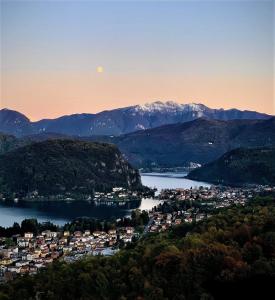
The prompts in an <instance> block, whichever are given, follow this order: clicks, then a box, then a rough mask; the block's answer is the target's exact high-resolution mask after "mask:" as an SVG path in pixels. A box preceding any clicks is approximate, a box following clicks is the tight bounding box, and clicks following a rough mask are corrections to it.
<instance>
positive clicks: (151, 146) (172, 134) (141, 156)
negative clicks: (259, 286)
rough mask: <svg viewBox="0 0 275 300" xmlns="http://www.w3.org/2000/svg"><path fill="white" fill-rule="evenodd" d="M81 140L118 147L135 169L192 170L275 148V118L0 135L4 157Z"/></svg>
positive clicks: (204, 120) (198, 121)
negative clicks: (108, 131) (38, 145)
mask: <svg viewBox="0 0 275 300" xmlns="http://www.w3.org/2000/svg"><path fill="white" fill-rule="evenodd" d="M68 138H71V139H78V140H86V141H97V142H106V143H110V144H115V145H117V146H118V148H119V149H120V151H121V152H122V154H123V156H124V157H125V158H126V159H127V160H128V161H129V162H130V163H131V164H132V165H133V166H135V167H138V168H152V167H168V168H169V167H170V168H171V167H183V166H186V167H188V166H189V165H190V163H197V164H205V163H208V162H211V161H213V160H215V159H217V158H219V157H220V156H221V155H223V154H224V153H226V152H227V151H230V150H232V149H235V148H239V147H265V146H268V147H269V146H274V145H275V117H272V118H269V119H264V120H229V121H223V120H209V119H204V118H199V119H196V120H193V121H189V122H185V123H177V124H169V125H163V126H159V127H156V128H152V129H147V130H139V131H136V132H132V133H128V134H123V135H120V136H104V135H102V136H87V137H79V136H66V135H62V134H56V133H47V132H44V133H40V134H34V135H29V136H25V137H21V138H16V137H14V136H11V135H5V134H0V153H4V152H7V151H11V150H13V149H15V148H18V147H21V146H24V145H28V144H32V143H35V142H41V141H44V140H49V139H68Z"/></svg>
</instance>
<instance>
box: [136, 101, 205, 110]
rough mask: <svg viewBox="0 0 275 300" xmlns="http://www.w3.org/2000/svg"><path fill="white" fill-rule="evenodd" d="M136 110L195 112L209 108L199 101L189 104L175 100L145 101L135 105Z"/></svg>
mask: <svg viewBox="0 0 275 300" xmlns="http://www.w3.org/2000/svg"><path fill="white" fill-rule="evenodd" d="M133 108H134V110H135V111H136V112H162V111H167V112H173V111H194V112H202V111H204V110H207V109H208V107H206V106H205V105H203V104H197V103H189V104H182V103H177V102H175V101H171V100H170V101H165V102H163V101H155V102H152V103H145V104H142V105H136V106H134V107H133Z"/></svg>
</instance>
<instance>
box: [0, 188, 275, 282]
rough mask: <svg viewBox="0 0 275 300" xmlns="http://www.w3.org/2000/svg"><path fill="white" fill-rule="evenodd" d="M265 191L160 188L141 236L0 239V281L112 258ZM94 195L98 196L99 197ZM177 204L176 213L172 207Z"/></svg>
mask: <svg viewBox="0 0 275 300" xmlns="http://www.w3.org/2000/svg"><path fill="white" fill-rule="evenodd" d="M118 192H119V193H120V192H122V193H125V190H123V189H120V188H117V189H115V190H114V193H118ZM269 193H275V187H268V186H257V187H251V188H230V187H217V186H212V187H211V188H206V187H200V188H196V189H170V190H162V191H161V193H160V194H159V196H157V197H155V198H157V199H161V200H163V204H161V205H159V206H157V207H154V208H153V209H152V210H151V211H150V212H148V215H149V222H148V224H145V225H144V228H143V233H142V234H141V232H140V230H137V229H138V228H135V227H133V226H125V227H119V226H117V227H116V228H114V229H110V230H108V231H107V232H105V231H94V232H91V231H90V230H85V231H74V232H69V231H66V230H65V231H62V230H59V231H51V230H44V231H42V232H40V233H39V234H37V235H34V233H33V232H25V233H24V235H19V234H18V235H14V236H12V238H11V239H7V238H6V237H0V282H6V281H9V280H12V279H13V278H15V277H16V276H18V275H23V274H27V273H28V274H36V273H37V272H38V271H39V270H40V269H42V268H45V267H46V266H47V265H48V264H50V263H52V262H53V261H54V260H57V259H62V260H64V261H66V262H68V263H70V262H73V261H75V260H78V259H80V258H82V257H83V256H85V255H99V254H101V255H113V254H114V253H115V252H116V251H118V249H119V248H120V247H121V246H123V245H125V244H127V243H131V242H132V241H133V239H134V238H135V239H138V238H140V237H142V236H144V235H146V234H148V233H157V232H162V231H166V230H168V229H169V228H170V227H171V226H175V225H179V224H183V223H193V222H199V221H201V220H203V219H204V218H209V217H211V215H212V214H213V211H214V210H216V209H219V208H224V207H228V206H231V205H242V206H243V205H245V204H246V203H247V201H249V199H251V198H253V197H254V196H256V195H259V194H269ZM98 196H99V197H98V198H101V197H102V196H103V195H100V194H99V195H98ZM109 196H110V195H109ZM123 198H124V197H123ZM110 199H112V198H110ZM175 203H176V204H177V205H178V206H177V207H178V208H179V209H175V207H174V206H173V205H174V204H175ZM10 240H11V241H10Z"/></svg>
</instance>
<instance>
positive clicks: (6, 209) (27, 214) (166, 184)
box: [0, 173, 210, 227]
mask: <svg viewBox="0 0 275 300" xmlns="http://www.w3.org/2000/svg"><path fill="white" fill-rule="evenodd" d="M185 175H186V173H146V174H141V180H142V183H143V184H144V185H146V186H149V187H151V188H157V192H159V191H160V190H161V189H165V188H190V187H191V186H192V187H198V186H200V185H203V186H210V185H209V184H207V183H203V182H198V181H193V180H189V179H186V178H183V177H184V176H185ZM159 203H160V201H158V200H153V199H142V200H141V203H140V205H139V207H138V208H140V209H146V210H150V209H151V208H152V207H154V206H156V205H158V204H159ZM130 214H131V210H126V209H121V208H116V207H106V206H94V205H93V204H92V203H90V202H88V201H71V202H68V201H56V202H53V201H44V202H41V201H40V202H29V201H19V202H17V203H16V202H11V201H9V202H8V201H0V226H3V227H7V226H12V225H13V223H14V222H18V223H21V222H22V220H24V219H29V218H36V219H37V220H38V221H39V222H46V221H51V222H53V223H54V224H57V225H63V224H64V223H66V222H69V221H72V220H73V219H75V218H77V217H93V218H98V219H111V218H115V219H117V218H121V217H124V216H129V215H130Z"/></svg>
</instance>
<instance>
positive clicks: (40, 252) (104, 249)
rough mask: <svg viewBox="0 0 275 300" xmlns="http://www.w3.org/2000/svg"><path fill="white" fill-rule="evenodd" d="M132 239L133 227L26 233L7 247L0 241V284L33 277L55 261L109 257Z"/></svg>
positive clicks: (14, 239)
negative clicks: (18, 278)
mask: <svg viewBox="0 0 275 300" xmlns="http://www.w3.org/2000/svg"><path fill="white" fill-rule="evenodd" d="M133 236H134V228H133V227H121V228H118V229H110V230H109V231H108V232H105V231H94V232H93V233H91V232H90V231H89V230H86V231H85V232H81V231H75V232H74V233H73V234H71V233H70V232H69V231H64V232H53V231H50V230H46V231H43V232H41V234H39V235H37V236H34V234H33V233H32V232H26V233H25V234H24V236H20V235H16V236H13V237H12V239H13V241H14V243H12V244H13V245H12V246H8V245H7V244H6V243H5V241H6V238H0V242H1V245H2V246H0V282H1V281H2V282H5V281H8V280H11V279H13V278H14V277H16V276H18V275H20V274H26V273H28V274H36V273H37V271H38V270H39V269H41V268H44V267H46V266H47V265H48V264H49V263H52V262H53V261H54V260H55V259H58V258H59V259H64V260H65V261H67V262H71V261H74V260H77V259H79V258H80V257H82V256H83V255H87V254H90V255H97V254H104V255H108V254H112V253H113V252H115V251H116V249H117V248H118V245H119V243H121V242H122V243H129V242H131V241H132V239H133Z"/></svg>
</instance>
